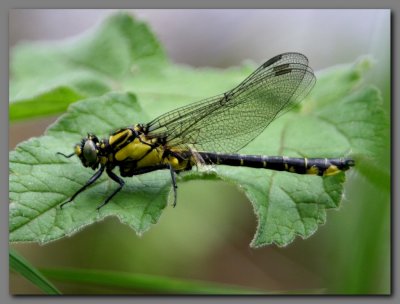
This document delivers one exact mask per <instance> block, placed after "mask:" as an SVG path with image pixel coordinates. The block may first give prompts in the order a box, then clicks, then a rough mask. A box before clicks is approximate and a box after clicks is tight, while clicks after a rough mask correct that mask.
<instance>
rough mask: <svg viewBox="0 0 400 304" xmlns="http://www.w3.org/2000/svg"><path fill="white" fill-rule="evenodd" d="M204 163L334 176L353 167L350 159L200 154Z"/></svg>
mask: <svg viewBox="0 0 400 304" xmlns="http://www.w3.org/2000/svg"><path fill="white" fill-rule="evenodd" d="M200 155H201V157H202V158H203V159H204V161H205V162H206V163H210V164H211V163H212V164H216V165H226V166H242V167H250V168H264V169H270V170H276V171H287V172H292V173H297V174H312V175H320V176H328V175H334V174H336V173H339V172H341V171H346V170H348V169H349V168H350V167H352V166H354V160H352V159H350V158H295V157H285V156H263V155H241V154H223V153H208V152H200Z"/></svg>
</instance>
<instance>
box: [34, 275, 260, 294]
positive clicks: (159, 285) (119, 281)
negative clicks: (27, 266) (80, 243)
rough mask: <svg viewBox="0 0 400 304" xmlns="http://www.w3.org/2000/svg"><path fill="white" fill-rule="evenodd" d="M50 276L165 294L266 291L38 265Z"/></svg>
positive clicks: (192, 281) (66, 280)
mask: <svg viewBox="0 0 400 304" xmlns="http://www.w3.org/2000/svg"><path fill="white" fill-rule="evenodd" d="M41 271H42V272H43V273H44V274H45V275H46V276H48V277H49V278H52V279H55V280H59V281H65V282H73V283H85V284H94V285H102V286H108V287H116V288H129V289H134V290H138V291H140V292H141V293H161V294H163V293H168V294H224V295H227V294H228V295H229V294H265V293H267V292H265V291H262V290H256V289H245V288H243V287H241V286H234V285H228V284H215V283H209V282H204V281H197V280H181V279H175V278H170V277H163V276H154V275H146V274H131V273H126V272H114V271H102V270H82V269H41Z"/></svg>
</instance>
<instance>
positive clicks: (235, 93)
mask: <svg viewBox="0 0 400 304" xmlns="http://www.w3.org/2000/svg"><path fill="white" fill-rule="evenodd" d="M314 84H315V76H314V73H313V71H312V69H311V68H310V67H309V66H308V60H307V58H306V57H305V56H304V55H302V54H298V53H285V54H281V55H278V56H276V57H274V58H271V59H270V60H268V61H267V62H265V63H264V64H263V65H262V66H260V67H259V68H258V69H257V70H256V71H254V72H253V73H252V74H251V75H250V76H249V77H247V78H246V79H245V80H244V81H243V82H242V83H240V84H239V85H238V86H237V87H236V88H234V89H232V90H230V91H228V92H226V93H224V94H221V95H218V96H214V97H212V98H209V99H206V100H203V101H200V102H197V103H194V104H191V105H188V106H185V107H182V108H178V109H176V110H174V111H171V112H168V113H166V114H164V115H161V116H160V117H158V118H156V119H155V120H153V121H152V122H150V123H149V124H147V125H146V127H145V130H146V131H147V135H148V136H149V137H164V138H166V142H167V145H168V146H170V147H177V146H178V147H179V146H185V147H188V146H189V147H194V148H195V149H196V150H198V151H221V152H234V151H237V150H239V149H241V148H242V147H244V146H245V145H247V144H248V143H249V142H250V141H251V140H253V139H254V138H255V137H256V136H258V135H259V134H260V133H261V132H262V131H263V130H264V129H265V128H266V127H267V126H268V125H269V124H270V123H271V121H273V120H274V119H275V118H276V117H277V116H278V115H280V114H282V113H284V112H286V111H287V110H288V109H290V108H291V107H292V106H294V105H295V104H296V103H298V102H300V101H301V100H302V99H303V98H304V97H305V96H306V95H307V94H308V93H309V92H310V90H311V89H312V87H313V86H314Z"/></svg>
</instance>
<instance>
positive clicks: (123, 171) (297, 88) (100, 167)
mask: <svg viewBox="0 0 400 304" xmlns="http://www.w3.org/2000/svg"><path fill="white" fill-rule="evenodd" d="M315 81H316V79H315V76H314V73H313V70H312V69H311V68H310V67H309V65H308V59H307V57H306V56H304V55H302V54H299V53H284V54H280V55H278V56H275V57H273V58H271V59H269V60H268V61H266V62H265V63H264V64H263V65H261V66H260V67H259V68H258V69H257V70H255V71H254V72H253V73H252V74H251V75H250V76H248V77H247V78H246V79H245V80H244V81H243V82H242V83H240V84H239V85H238V86H237V87H235V88H233V89H232V90H230V91H228V92H225V93H223V94H221V95H217V96H214V97H211V98H208V99H205V100H202V101H199V102H196V103H192V104H189V105H187V106H184V107H181V108H178V109H176V110H173V111H170V112H168V113H165V114H163V115H161V116H159V117H157V118H156V119H154V120H152V121H150V122H148V123H140V124H135V125H132V126H128V127H125V128H122V129H119V130H116V131H115V132H113V133H112V134H111V135H110V136H109V137H108V138H104V139H99V138H98V137H97V136H96V135H94V134H88V135H87V137H86V138H83V139H82V141H81V142H80V143H78V144H77V145H75V149H74V152H73V153H72V154H70V155H65V154H63V153H60V152H58V153H59V154H61V155H63V156H65V157H72V156H73V155H77V156H78V157H79V158H80V160H81V162H82V165H83V166H85V167H90V168H92V169H93V170H97V171H96V173H95V174H94V175H93V176H92V177H91V178H90V179H89V180H88V181H87V182H86V184H85V185H84V186H83V187H82V188H80V189H79V190H78V191H77V192H76V193H75V194H74V195H73V196H72V197H71V198H70V199H68V200H67V201H65V202H63V203H62V204H61V207H62V206H64V205H65V204H67V203H69V202H71V201H73V200H74V199H75V197H76V196H77V195H78V194H79V193H81V192H82V191H84V190H85V189H86V188H87V187H89V186H90V185H91V184H93V183H94V182H95V181H96V180H97V179H98V178H99V177H100V176H101V175H102V174H103V172H104V171H105V172H106V173H107V175H108V176H109V177H110V178H111V179H112V180H114V181H115V182H116V183H118V184H119V187H118V188H116V189H115V190H114V192H113V193H111V195H109V196H108V197H107V198H106V199H105V200H104V202H103V203H102V204H101V205H99V207H98V209H99V208H101V207H103V206H104V205H106V204H107V203H108V202H109V201H110V199H111V198H112V197H113V196H114V195H116V194H117V193H118V192H119V191H120V190H121V189H122V187H123V186H124V180H123V179H122V178H121V177H120V176H118V175H116V174H115V173H114V172H113V169H114V168H115V167H119V171H120V175H121V176H122V177H128V176H133V175H138V174H144V173H148V172H152V171H155V170H161V169H167V170H169V171H170V173H171V179H172V184H173V189H174V206H175V205H176V196H177V195H176V194H177V193H176V189H177V185H176V180H175V173H179V172H181V171H187V170H191V169H192V167H193V166H197V165H199V164H213V165H227V166H245V167H251V168H263V169H270V170H278V171H287V172H292V173H298V174H314V175H320V176H326V175H333V174H336V173H338V172H341V171H345V170H347V169H349V168H350V167H351V166H354V160H353V159H351V158H345V157H342V158H291V157H285V156H264V155H241V154H234V152H236V151H238V150H240V149H241V148H243V147H244V146H246V145H247V144H248V143H249V142H251V141H252V140H253V139H254V138H255V137H257V136H258V135H259V134H260V133H261V132H262V131H263V130H264V129H265V128H266V127H267V126H268V125H269V124H270V123H271V122H272V121H273V120H274V119H275V118H277V117H278V116H279V115H281V114H283V113H284V112H286V111H288V110H289V109H290V108H292V107H293V106H294V105H296V104H297V103H298V102H300V101H301V100H302V99H304V97H305V96H306V95H307V94H308V93H309V92H310V91H311V89H312V88H313V86H314V84H315Z"/></svg>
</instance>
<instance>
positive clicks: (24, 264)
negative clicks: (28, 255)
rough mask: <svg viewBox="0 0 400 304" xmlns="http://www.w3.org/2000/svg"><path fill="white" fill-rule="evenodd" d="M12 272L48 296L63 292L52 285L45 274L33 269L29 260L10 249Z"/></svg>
mask: <svg viewBox="0 0 400 304" xmlns="http://www.w3.org/2000/svg"><path fill="white" fill-rule="evenodd" d="M9 257H10V262H9V263H10V270H13V271H15V272H18V273H19V274H20V275H22V276H23V277H24V278H26V279H27V280H29V281H30V282H32V283H33V284H34V285H36V286H37V287H39V288H40V289H41V290H42V291H43V292H45V293H46V294H51V295H58V294H61V292H60V291H59V290H58V289H57V288H56V287H55V286H54V285H53V284H51V283H50V282H49V281H48V280H47V279H46V278H45V277H44V276H43V274H42V273H41V272H40V271H38V270H37V269H36V268H35V267H33V266H32V265H31V264H30V263H29V262H28V261H27V260H25V259H24V258H23V257H22V256H20V255H19V254H18V253H17V252H16V251H15V250H13V249H10V252H9Z"/></svg>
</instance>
